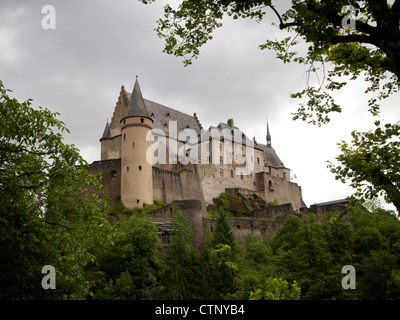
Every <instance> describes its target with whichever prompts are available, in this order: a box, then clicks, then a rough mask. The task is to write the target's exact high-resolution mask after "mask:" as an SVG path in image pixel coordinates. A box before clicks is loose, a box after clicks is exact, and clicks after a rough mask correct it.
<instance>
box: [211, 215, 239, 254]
mask: <svg viewBox="0 0 400 320" xmlns="http://www.w3.org/2000/svg"><path fill="white" fill-rule="evenodd" d="M211 243H212V245H213V246H214V247H216V246H217V245H219V244H226V245H228V246H229V247H231V248H232V249H234V248H235V249H236V248H237V247H238V244H237V242H236V241H235V237H234V236H233V233H232V230H231V227H230V226H229V223H228V220H227V219H226V212H225V211H224V209H223V208H220V209H219V210H218V217H217V220H216V222H215V231H214V232H213V236H212V239H211Z"/></svg>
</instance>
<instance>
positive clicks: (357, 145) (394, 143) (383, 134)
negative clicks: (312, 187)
mask: <svg viewBox="0 0 400 320" xmlns="http://www.w3.org/2000/svg"><path fill="white" fill-rule="evenodd" d="M375 125H376V127H377V128H376V130H375V131H374V132H372V131H369V132H356V131H354V132H353V133H352V137H353V140H352V142H351V145H349V144H348V143H346V142H344V141H342V143H341V144H340V148H341V151H342V153H341V154H340V155H339V156H338V157H337V160H338V162H339V165H336V166H335V165H334V164H332V163H330V164H329V166H328V167H329V168H330V169H331V172H332V173H334V174H336V180H341V181H342V182H343V183H345V182H346V181H350V182H351V184H350V186H351V187H353V188H354V189H355V190H356V192H355V194H354V197H355V198H356V199H375V198H376V197H377V196H378V195H383V196H384V197H385V200H386V201H387V202H389V203H392V204H393V205H394V206H395V207H396V209H397V212H398V213H399V212H400V177H399V174H398V173H399V171H400V141H399V135H400V124H399V123H395V124H393V125H392V124H390V123H388V124H385V125H384V126H382V125H381V123H380V121H376V122H375Z"/></svg>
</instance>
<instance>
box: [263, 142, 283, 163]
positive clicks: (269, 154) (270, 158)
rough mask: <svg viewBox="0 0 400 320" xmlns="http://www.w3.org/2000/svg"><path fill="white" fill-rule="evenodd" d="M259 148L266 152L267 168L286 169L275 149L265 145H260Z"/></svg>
mask: <svg viewBox="0 0 400 320" xmlns="http://www.w3.org/2000/svg"><path fill="white" fill-rule="evenodd" d="M257 146H258V148H260V149H261V150H263V152H264V160H265V161H266V164H267V166H271V167H276V168H285V165H284V164H283V162H282V161H281V159H279V157H278V155H277V154H276V152H275V150H274V148H272V147H271V146H270V145H265V144H261V143H258V144H257Z"/></svg>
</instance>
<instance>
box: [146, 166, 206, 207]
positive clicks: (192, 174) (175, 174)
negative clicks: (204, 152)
mask: <svg viewBox="0 0 400 320" xmlns="http://www.w3.org/2000/svg"><path fill="white" fill-rule="evenodd" d="M181 167H182V166H181V165H179V164H177V165H176V168H175V170H174V171H167V170H163V169H162V166H157V167H155V166H153V197H154V200H162V201H165V202H167V203H171V202H173V201H174V200H198V201H200V202H201V204H202V212H203V213H204V214H205V212H206V207H205V203H204V196H203V189H202V186H201V183H200V180H199V177H198V174H197V166H195V165H188V166H185V168H183V169H182V168H181ZM179 168H181V170H179Z"/></svg>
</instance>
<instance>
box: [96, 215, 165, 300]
mask: <svg viewBox="0 0 400 320" xmlns="http://www.w3.org/2000/svg"><path fill="white" fill-rule="evenodd" d="M128 210H129V209H128ZM124 211H125V210H124ZM129 211H130V212H131V215H130V217H129V218H128V219H127V220H124V219H123V220H121V221H119V222H118V223H116V224H115V229H116V233H115V237H114V239H115V240H114V242H113V243H112V244H110V246H108V247H107V248H106V250H105V252H104V253H103V254H101V255H99V269H100V271H102V272H104V274H105V280H106V283H103V287H102V286H100V288H97V290H96V292H95V294H94V297H95V299H103V298H108V299H123V298H125V299H144V298H145V297H146V295H147V293H148V292H149V291H151V290H152V289H153V288H154V287H155V286H156V285H157V284H158V279H159V273H160V270H161V261H160V258H159V244H160V239H159V238H158V236H157V233H156V231H157V229H156V226H155V224H154V223H153V221H152V220H151V217H150V216H149V215H147V214H146V213H145V212H143V210H142V208H135V209H134V210H129ZM125 212H126V211H125ZM124 281H125V282H129V283H132V284H130V285H129V286H128V285H127V286H126V287H121V285H122V284H123V282H124Z"/></svg>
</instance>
